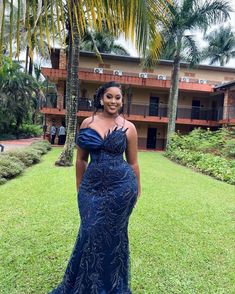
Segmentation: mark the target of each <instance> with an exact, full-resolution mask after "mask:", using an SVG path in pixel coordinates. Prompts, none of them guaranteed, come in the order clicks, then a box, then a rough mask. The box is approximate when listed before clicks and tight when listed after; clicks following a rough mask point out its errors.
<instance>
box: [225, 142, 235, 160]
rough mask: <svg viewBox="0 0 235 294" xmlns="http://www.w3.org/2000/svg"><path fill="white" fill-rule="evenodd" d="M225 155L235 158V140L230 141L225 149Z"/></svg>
mask: <svg viewBox="0 0 235 294" xmlns="http://www.w3.org/2000/svg"><path fill="white" fill-rule="evenodd" d="M223 154H224V155H225V156H227V157H232V158H235V139H231V140H228V141H227V142H226V143H225V145H224V148H223Z"/></svg>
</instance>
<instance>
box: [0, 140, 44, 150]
mask: <svg viewBox="0 0 235 294" xmlns="http://www.w3.org/2000/svg"><path fill="white" fill-rule="evenodd" d="M42 139H43V138H42V137H41V138H40V137H39V138H30V139H19V140H9V141H0V144H2V145H3V146H4V151H8V150H13V149H17V148H24V147H27V146H29V145H30V144H31V143H32V142H35V141H39V140H42Z"/></svg>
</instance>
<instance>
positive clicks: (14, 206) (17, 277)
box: [0, 148, 235, 294]
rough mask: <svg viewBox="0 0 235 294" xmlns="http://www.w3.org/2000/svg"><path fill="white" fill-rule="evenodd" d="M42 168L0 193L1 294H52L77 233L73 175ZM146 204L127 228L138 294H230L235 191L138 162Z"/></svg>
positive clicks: (143, 157) (143, 156) (52, 155)
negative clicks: (51, 291) (50, 293)
mask: <svg viewBox="0 0 235 294" xmlns="http://www.w3.org/2000/svg"><path fill="white" fill-rule="evenodd" d="M59 151H60V149H58V148H54V149H53V150H52V151H51V152H49V153H48V154H47V155H46V156H44V157H43V159H42V163H41V164H38V165H35V166H33V167H30V168H28V169H27V170H26V171H25V172H24V174H23V176H20V177H18V178H17V179H14V180H11V181H9V182H8V183H6V184H5V185H3V186H0V293H1V294H16V293H17V294H28V293H30V294H33V293H34V294H46V293H48V291H49V290H51V289H52V288H53V287H54V286H55V285H56V284H57V283H58V282H59V281H60V280H61V278H62V276H63V273H64V270H65V267H66V264H67V261H68V258H69V256H70V253H71V250H72V248H73V245H74V241H75V238H76V235H77V232H78V228H79V214H78V210H77V202H76V192H75V176H74V168H73V167H71V168H58V167H55V166H54V164H53V163H54V161H55V159H56V158H57V156H58V154H59ZM139 159H140V167H141V175H142V190H143V193H142V198H141V199H140V200H139V203H138V205H137V208H136V209H135V210H134V212H133V214H132V216H131V220H130V226H129V239H130V249H131V273H132V290H133V294H144V293H148V294H150V293H154V294H157V293H164V294H169V293H174V294H175V293H180V294H189V293H190V294H194V293H198V294H202V293H205V294H210V293H213V294H222V293H224V294H230V293H231V294H232V293H235V287H234V285H235V279H234V272H235V268H234V264H235V260H234V255H235V254H234V244H235V242H234V241H235V236H234V232H235V226H234V208H235V187H234V186H231V185H228V184H225V183H222V182H219V181H217V180H214V179H212V178H210V177H208V176H205V175H201V174H199V173H195V172H193V171H191V170H190V169H188V168H185V167H181V166H179V165H176V164H174V163H172V162H170V161H169V160H168V159H166V158H164V157H163V156H162V155H161V154H159V153H150V152H141V153H140V154H139Z"/></svg>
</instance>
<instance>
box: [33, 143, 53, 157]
mask: <svg viewBox="0 0 235 294" xmlns="http://www.w3.org/2000/svg"><path fill="white" fill-rule="evenodd" d="M30 147H31V148H33V149H37V150H41V151H42V154H45V153H47V151H49V150H51V144H50V143H49V142H48V141H47V140H44V141H38V142H33V143H32V144H31V145H30Z"/></svg>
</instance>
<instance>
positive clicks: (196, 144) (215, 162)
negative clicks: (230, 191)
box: [165, 128, 235, 185]
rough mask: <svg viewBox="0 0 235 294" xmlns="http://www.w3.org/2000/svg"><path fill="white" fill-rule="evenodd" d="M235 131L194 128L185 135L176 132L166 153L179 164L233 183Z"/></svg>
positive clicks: (234, 173) (234, 171) (234, 182)
mask: <svg viewBox="0 0 235 294" xmlns="http://www.w3.org/2000/svg"><path fill="white" fill-rule="evenodd" d="M234 137H235V131H234V129H225V128H224V129H220V130H218V131H216V132H211V131H210V130H206V131H205V130H201V129H195V130H193V131H192V132H191V133H189V134H188V135H180V134H175V135H174V136H173V138H172V141H171V145H170V147H169V148H168V149H167V151H166V152H165V156H166V157H169V158H170V159H171V160H173V161H176V162H178V163H180V164H182V165H185V166H187V167H190V168H193V169H195V170H197V171H200V172H202V173H205V174H207V175H210V176H212V177H214V178H216V179H218V180H221V181H225V182H228V183H229V184H233V185H234V184H235V160H234V158H235V138H234Z"/></svg>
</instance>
